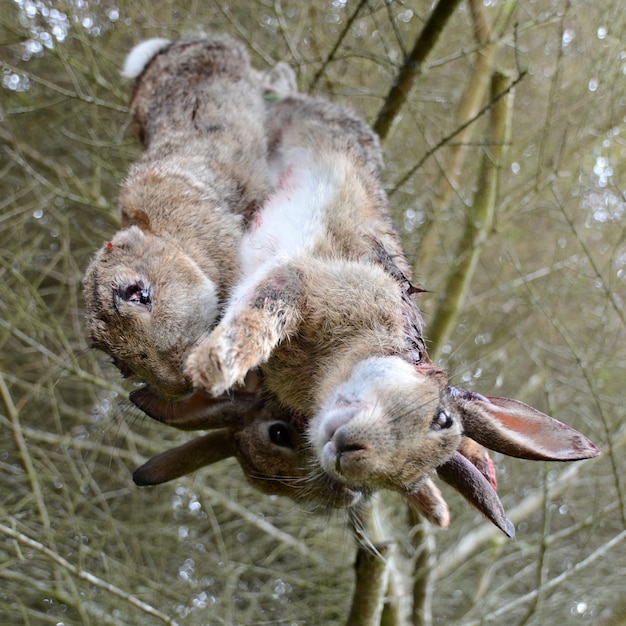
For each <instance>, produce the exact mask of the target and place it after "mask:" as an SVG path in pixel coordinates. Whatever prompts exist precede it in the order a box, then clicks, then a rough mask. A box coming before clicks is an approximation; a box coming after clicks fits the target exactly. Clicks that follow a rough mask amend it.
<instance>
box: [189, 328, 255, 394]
mask: <svg viewBox="0 0 626 626" xmlns="http://www.w3.org/2000/svg"><path fill="white" fill-rule="evenodd" d="M241 339H242V338H239V337H238V336H237V334H236V333H229V332H228V331H227V330H226V329H221V328H219V327H218V328H216V329H215V330H214V331H213V332H212V333H211V335H210V336H209V337H208V338H207V339H205V340H204V341H203V342H201V343H200V344H199V345H198V346H197V347H196V348H194V350H193V351H192V352H191V354H190V355H189V357H188V358H187V364H186V368H185V369H186V372H187V375H188V376H189V377H190V378H191V380H192V382H193V385H194V387H196V388H201V389H204V390H205V391H208V392H209V393H210V394H211V395H213V396H219V395H221V394H222V393H224V392H225V391H227V390H228V389H230V388H231V387H233V386H234V385H236V384H237V383H243V381H244V378H245V377H246V374H247V373H248V372H249V371H250V370H251V369H252V368H254V367H255V365H256V355H255V354H254V353H253V352H252V351H251V350H250V349H249V348H248V347H247V345H249V344H247V342H246V341H245V340H241Z"/></svg>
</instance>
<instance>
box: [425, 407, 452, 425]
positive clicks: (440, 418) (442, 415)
mask: <svg viewBox="0 0 626 626" xmlns="http://www.w3.org/2000/svg"><path fill="white" fill-rule="evenodd" d="M452 424H454V420H453V419H452V416H451V415H450V413H448V411H445V410H443V409H442V410H441V411H439V413H437V415H436V416H435V418H434V419H433V421H432V423H431V425H430V426H431V428H432V429H433V430H445V429H446V428H450V427H451V426H452Z"/></svg>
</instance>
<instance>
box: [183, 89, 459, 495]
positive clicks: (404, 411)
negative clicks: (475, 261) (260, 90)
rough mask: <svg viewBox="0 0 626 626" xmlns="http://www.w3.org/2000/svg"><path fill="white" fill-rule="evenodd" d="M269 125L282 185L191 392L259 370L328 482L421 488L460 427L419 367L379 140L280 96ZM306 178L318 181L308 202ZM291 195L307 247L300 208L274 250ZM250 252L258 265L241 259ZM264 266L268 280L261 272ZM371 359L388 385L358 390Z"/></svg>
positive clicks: (437, 379) (195, 368)
mask: <svg viewBox="0 0 626 626" xmlns="http://www.w3.org/2000/svg"><path fill="white" fill-rule="evenodd" d="M272 120H273V126H272V128H271V133H274V135H275V136H277V137H279V140H278V141H277V142H276V145H277V146H278V149H277V152H276V154H275V155H274V160H275V161H276V162H278V163H279V164H280V165H281V169H282V171H283V172H284V176H283V179H282V181H281V189H279V190H278V191H277V192H276V195H275V196H274V197H272V198H270V200H269V201H268V203H267V204H266V206H265V207H264V209H263V210H262V211H261V212H260V214H259V216H258V217H257V218H255V220H254V224H253V225H252V226H251V229H250V232H249V233H248V234H247V235H246V236H244V240H243V242H242V263H243V265H242V267H243V270H244V276H243V280H242V283H241V285H240V287H239V288H237V289H235V291H234V293H233V296H232V299H231V302H230V304H229V305H228V306H227V308H226V309H225V314H224V317H223V319H222V321H221V322H220V323H219V324H218V326H217V327H216V329H215V330H214V331H213V332H212V333H211V335H209V337H208V338H207V339H206V340H203V341H202V342H201V343H200V344H199V346H198V347H197V348H195V349H194V350H193V351H192V353H191V355H190V357H189V359H188V361H187V371H188V372H189V375H190V376H191V377H192V379H193V381H194V383H195V384H196V386H198V387H201V388H204V389H206V390H208V391H210V392H211V393H213V394H214V395H220V394H221V393H222V392H223V391H225V390H227V389H229V388H230V387H231V386H232V385H234V384H237V383H241V382H242V381H243V380H244V378H245V375H246V374H247V372H248V371H250V370H251V369H252V368H254V367H256V366H258V365H261V368H262V370H263V374H264V376H265V387H266V389H267V390H268V391H269V392H270V393H272V394H273V395H274V396H275V397H276V398H277V399H278V400H279V401H280V403H281V405H282V406H283V407H284V408H286V409H287V410H288V411H291V412H293V413H295V414H301V415H306V416H309V417H310V418H312V420H311V422H310V424H309V425H308V427H307V432H308V437H309V438H310V440H311V442H312V444H313V449H314V457H316V459H315V460H316V461H317V462H319V463H320V467H321V468H322V469H323V470H324V473H326V474H327V475H329V476H330V477H331V478H332V479H333V480H336V481H338V482H340V483H344V484H346V485H348V486H350V487H354V488H360V489H372V488H380V487H386V488H391V489H395V490H398V491H402V492H407V491H411V490H412V489H418V488H419V485H420V484H422V483H423V481H424V480H426V478H427V477H428V475H429V473H430V472H431V471H432V470H434V468H436V467H437V466H438V465H441V464H442V463H444V462H445V461H446V460H448V459H449V458H450V456H451V455H452V454H453V453H454V451H455V450H456V448H457V447H458V445H459V442H460V436H461V434H460V433H461V425H460V422H459V420H458V419H456V418H454V417H452V416H451V415H450V413H449V407H448V403H447V401H446V396H445V389H446V388H447V379H446V377H445V375H443V373H442V372H440V371H439V370H437V369H435V368H432V367H431V366H430V365H428V363H427V362H426V361H425V360H423V358H422V357H424V356H425V355H424V351H423V341H422V340H421V319H420V317H419V313H418V312H417V309H416V308H415V307H413V309H412V311H413V315H412V317H411V316H407V315H406V313H407V307H406V304H407V300H406V289H407V285H408V281H407V280H406V279H401V280H400V279H399V277H403V276H404V274H408V264H407V263H406V260H405V259H404V256H403V255H402V251H401V247H400V244H399V240H398V237H397V235H396V233H395V231H394V229H393V227H392V225H391V221H390V219H389V213H388V210H387V203H386V197H385V194H384V191H383V190H382V186H381V184H380V178H379V175H380V169H381V167H380V163H381V160H380V148H379V146H378V142H377V140H376V137H375V135H374V134H373V133H372V131H371V130H370V129H369V128H368V127H367V125H366V124H364V123H363V122H362V121H360V120H359V119H358V118H356V117H355V116H354V115H353V114H352V113H350V112H347V111H345V109H342V108H340V107H337V106H335V105H331V104H330V103H328V102H326V101H323V100H320V99H313V98H306V97H298V96H294V97H288V98H285V99H284V100H282V101H281V102H280V103H279V104H278V105H277V107H276V113H275V115H274V116H273V118H272ZM270 136H272V135H270ZM294 172H295V173H294ZM311 172H314V175H313V176H314V177H316V178H315V179H314V180H313V182H312V183H311V190H309V189H308V187H307V189H306V190H305V193H304V197H301V195H302V185H304V186H305V187H306V185H307V182H306V179H307V177H308V176H311ZM303 181H304V182H303ZM324 189H327V191H326V192H324ZM309 191H310V193H309ZM324 193H326V195H325V196H324V197H323V198H322V199H321V200H320V199H318V198H317V196H318V195H320V194H321V195H323V194H324ZM299 194H300V195H299ZM307 194H308V195H307ZM292 197H295V198H296V200H295V203H296V205H295V206H294V207H293V212H294V213H295V214H296V215H295V218H294V219H296V220H297V219H298V212H299V211H300V210H301V206H300V205H298V204H297V203H298V202H301V203H304V204H305V205H306V204H307V203H311V206H312V207H313V208H312V209H311V211H312V212H315V211H318V212H319V216H318V218H316V219H313V221H312V223H313V226H311V228H310V230H311V233H310V238H309V235H307V236H305V237H304V240H303V242H302V244H301V247H302V248H303V250H302V251H301V250H300V249H296V250H295V251H294V250H291V248H290V246H291V242H290V239H291V238H292V237H297V235H298V229H299V228H300V227H301V228H303V229H306V228H308V226H306V220H307V219H308V217H307V215H308V213H307V211H306V210H305V211H304V213H303V214H304V216H305V217H304V221H303V223H302V224H296V225H295V226H294V227H293V230H292V231H288V232H287V234H286V235H285V236H284V239H285V241H284V242H283V243H280V242H281V241H282V237H283V236H282V235H281V233H280V231H281V229H282V228H283V224H284V222H285V221H288V220H289V219H290V217H291V215H290V211H291V210H292V209H291V207H290V206H289V205H287V206H288V208H287V209H286V210H285V209H284V210H283V211H282V213H281V208H280V206H281V203H285V202H286V203H289V202H291V198H292ZM316 203H317V204H316ZM318 204H319V206H318ZM276 207H278V209H276ZM276 210H278V212H279V213H278V217H276V218H274V219H275V220H276V224H274V222H272V219H273V218H272V213H273V212H274V211H276ZM267 224H269V226H268V225H267ZM273 227H274V229H275V230H274V231H272V228H273ZM287 228H288V227H287ZM264 229H265V231H264ZM266 231H267V232H266ZM273 238H275V239H276V241H277V242H279V243H276V244H275V245H276V249H277V252H276V255H277V257H276V259H274V258H273V256H272V255H273V251H272V249H271V248H272V246H273V245H274V244H273ZM267 242H269V243H267ZM283 244H284V247H285V250H283V249H282V248H281V245H283ZM265 248H267V249H265ZM256 250H260V253H259V255H260V256H259V257H258V259H257V258H256V257H254V258H253V260H252V261H247V258H246V257H247V255H254V254H255V252H254V251H256ZM264 255H265V256H264ZM283 259H284V260H283ZM264 261H266V262H267V263H268V265H267V271H265V272H262V273H261V274H260V275H258V276H254V272H255V271H256V270H257V268H258V267H259V266H260V265H262V263H263V262H264ZM415 337H418V338H419V339H420V341H419V342H418V345H417V346H416V344H415V341H413V339H414V338H415ZM416 348H417V350H416ZM416 354H417V358H416ZM372 357H380V358H382V361H381V362H382V363H383V364H384V366H380V369H381V372H382V373H381V376H382V377H383V378H384V377H385V376H386V377H387V383H386V386H381V385H380V384H378V382H377V380H376V376H372V378H371V383H370V384H368V385H366V386H364V387H363V386H360V383H359V380H356V381H355V380H353V378H354V377H355V376H357V379H358V377H361V376H365V377H366V378H367V377H368V376H371V375H372V373H376V372H377V371H378V369H379V362H378V361H376V360H374V361H372V359H371V358H372ZM420 359H422V360H420ZM394 368H397V369H398V373H397V376H396V375H395V369H394ZM357 370H358V374H357V373H356V372H357ZM361 370H363V371H361ZM400 370H402V371H400ZM355 385H356V387H357V388H358V390H356V391H355ZM344 387H345V390H344ZM346 394H348V396H349V399H348V400H345V396H346ZM352 396H354V397H352ZM337 412H339V413H342V415H343V416H344V417H345V423H342V424H341V426H340V427H339V428H338V429H337V432H339V430H340V431H341V433H342V434H341V439H342V441H341V443H340V444H339V447H338V448H337V449H336V450H335V452H333V455H334V456H333V457H332V458H329V459H328V460H327V459H325V458H324V454H325V453H324V452H323V451H322V448H323V447H324V445H325V444H326V443H331V444H332V446H334V445H335V444H336V443H337V440H338V438H337V437H339V436H337V437H336V435H337V433H336V432H335V430H333V429H330V430H328V428H327V423H328V420H329V419H331V418H330V417H329V416H331V415H333V414H335V413H337ZM350 412H353V413H354V414H355V415H354V419H352V417H346V415H347V414H348V413H350ZM440 414H444V415H446V416H447V417H448V418H449V419H445V420H443V422H442V420H441V419H439V417H438V416H439V415H440ZM342 419H343V418H342ZM441 423H444V424H445V428H441V427H440V426H441ZM326 430H328V432H323V433H322V434H320V433H321V432H322V431H326ZM331 431H332V432H331ZM327 435H328V436H327ZM320 437H322V438H324V439H325V441H324V442H322V441H321V440H320ZM346 437H347V438H346ZM332 446H331V447H332Z"/></svg>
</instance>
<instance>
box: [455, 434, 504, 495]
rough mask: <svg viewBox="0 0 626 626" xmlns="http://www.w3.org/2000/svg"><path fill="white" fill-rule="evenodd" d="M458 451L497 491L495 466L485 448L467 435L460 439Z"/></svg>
mask: <svg viewBox="0 0 626 626" xmlns="http://www.w3.org/2000/svg"><path fill="white" fill-rule="evenodd" d="M458 450H459V452H460V453H461V454H462V455H463V456H464V457H465V458H466V459H467V460H468V461H469V462H470V463H471V464H472V465H474V467H476V469H477V470H478V471H479V472H480V473H481V474H482V475H483V476H484V477H485V478H486V479H487V482H488V483H489V484H490V485H491V486H492V487H493V488H494V489H495V490H496V491H497V489H498V481H497V479H496V468H495V465H494V464H493V461H492V460H491V457H490V456H489V452H488V450H487V448H485V447H484V446H481V445H480V444H479V443H476V442H475V441H474V440H473V439H470V438H469V437H463V439H461V445H460V446H459V449H458Z"/></svg>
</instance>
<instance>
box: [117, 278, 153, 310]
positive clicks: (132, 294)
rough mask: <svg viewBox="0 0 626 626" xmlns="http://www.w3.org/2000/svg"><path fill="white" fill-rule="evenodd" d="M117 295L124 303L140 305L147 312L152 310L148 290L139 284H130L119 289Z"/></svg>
mask: <svg viewBox="0 0 626 626" xmlns="http://www.w3.org/2000/svg"><path fill="white" fill-rule="evenodd" d="M118 293H119V296H120V298H121V299H122V300H125V301H126V302H132V303H134V304H141V305H143V306H145V307H146V308H147V309H148V311H150V310H151V309H152V298H151V296H150V289H148V288H146V287H145V286H144V285H143V283H141V282H138V283H132V284H130V285H127V286H126V287H124V288H120V290H119V292H118Z"/></svg>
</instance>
